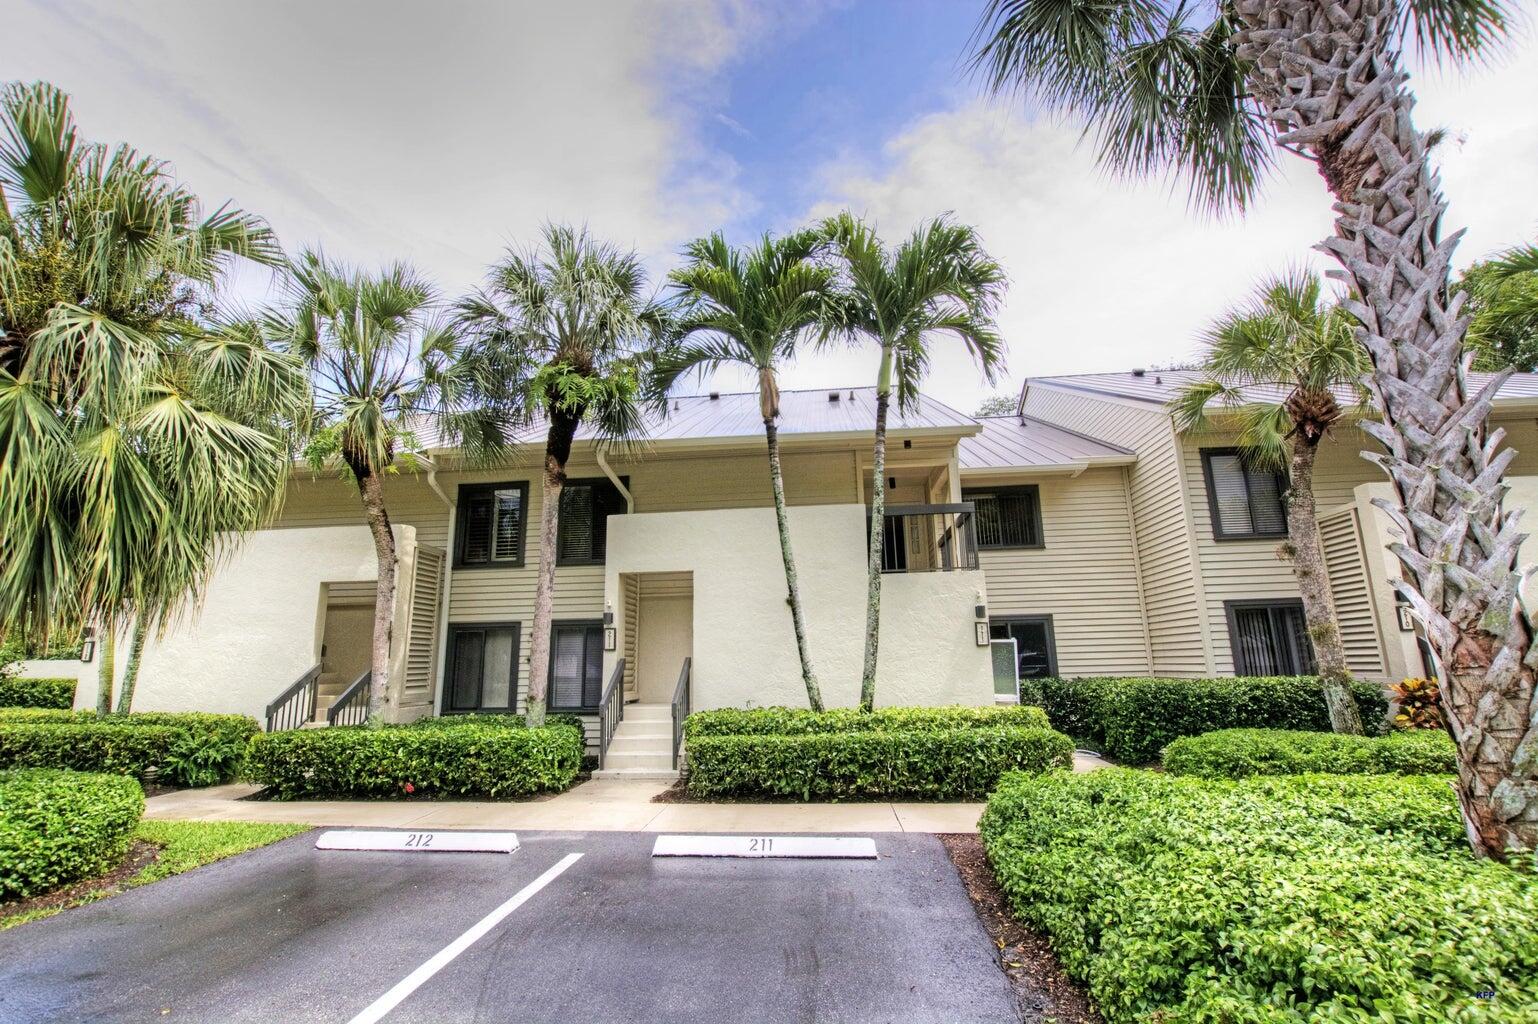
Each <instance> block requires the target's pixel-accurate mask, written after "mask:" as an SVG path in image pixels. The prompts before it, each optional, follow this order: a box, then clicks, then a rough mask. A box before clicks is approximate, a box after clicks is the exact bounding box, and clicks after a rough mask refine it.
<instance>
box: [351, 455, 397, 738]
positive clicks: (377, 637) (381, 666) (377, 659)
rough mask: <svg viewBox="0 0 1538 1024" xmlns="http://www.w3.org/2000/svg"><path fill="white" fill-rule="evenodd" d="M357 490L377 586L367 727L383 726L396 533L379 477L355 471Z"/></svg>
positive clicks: (386, 706)
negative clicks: (371, 542)
mask: <svg viewBox="0 0 1538 1024" xmlns="http://www.w3.org/2000/svg"><path fill="white" fill-rule="evenodd" d="M354 473H355V474H357V477H358V488H359V490H360V491H361V492H362V494H363V513H364V517H365V518H366V519H367V520H368V528H369V533H371V534H373V537H374V555H375V557H376V558H377V560H378V562H379V586H378V589H377V590H376V591H375V593H374V636H373V641H372V644H371V646H370V650H369V671H370V672H371V673H372V675H371V676H370V677H369V684H368V724H369V727H370V728H378V727H379V726H381V725H384V724H385V718H386V716H387V714H388V712H389V703H390V631H391V628H392V626H393V625H394V620H395V534H394V533H393V532H392V531H391V529H390V513H389V511H388V510H387V509H386V508H385V500H384V485H383V484H382V483H381V481H380V479H379V474H378V473H374V472H371V471H369V470H368V469H366V468H364V469H363V470H362V471H361V472H360V471H359V470H358V469H357V468H355V469H354Z"/></svg>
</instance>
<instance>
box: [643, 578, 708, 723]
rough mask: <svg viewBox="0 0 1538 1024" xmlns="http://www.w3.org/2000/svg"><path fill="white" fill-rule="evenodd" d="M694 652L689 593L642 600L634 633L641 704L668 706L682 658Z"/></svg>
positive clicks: (681, 667)
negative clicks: (637, 624)
mask: <svg viewBox="0 0 1538 1024" xmlns="http://www.w3.org/2000/svg"><path fill="white" fill-rule="evenodd" d="M693 652H694V597H693V595H692V594H683V595H668V596H664V595H662V594H657V595H655V596H654V595H649V594H645V593H644V592H643V594H642V597H641V616H640V629H639V630H638V631H637V634H636V661H637V662H638V664H637V665H636V696H637V698H638V699H639V700H640V702H641V703H643V704H667V703H670V702H671V701H672V700H673V691H674V690H675V689H677V687H678V673H679V672H680V671H681V670H682V669H683V665H684V659H685V658H687V657H689V656H690V655H691V654H693Z"/></svg>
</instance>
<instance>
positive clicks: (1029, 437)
mask: <svg viewBox="0 0 1538 1024" xmlns="http://www.w3.org/2000/svg"><path fill="white" fill-rule="evenodd" d="M977 422H978V423H980V424H982V427H983V429H982V431H981V432H980V433H977V434H973V435H972V436H971V437H964V438H962V439H961V443H960V455H961V468H962V470H963V471H966V470H1008V469H1042V468H1048V467H1061V466H1071V467H1075V468H1085V467H1088V466H1091V465H1095V464H1097V463H1100V464H1109V465H1123V464H1125V463H1128V462H1131V461H1132V460H1133V459H1135V458H1136V455H1135V454H1134V453H1133V452H1132V451H1131V450H1129V449H1126V448H1122V447H1120V446H1119V445H1114V444H1110V443H1108V442H1105V441H1100V440H1097V439H1095V438H1093V437H1090V436H1089V435H1088V434H1080V433H1078V432H1077V431H1073V430H1067V429H1065V428H1063V427H1059V426H1057V425H1055V424H1052V423H1048V422H1047V421H1046V420H1039V419H1036V418H1035V417H1032V416H986V417H980V418H979V419H978V421H977Z"/></svg>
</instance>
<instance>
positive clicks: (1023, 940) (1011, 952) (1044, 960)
mask: <svg viewBox="0 0 1538 1024" xmlns="http://www.w3.org/2000/svg"><path fill="white" fill-rule="evenodd" d="M939 840H940V842H941V843H943V844H945V850H946V852H947V853H949V854H950V855H951V863H953V864H955V865H956V870H957V872H958V873H960V875H961V881H962V883H963V884H964V885H966V887H967V894H968V895H969V896H971V897H972V906H973V907H974V908H976V910H977V917H978V920H980V921H982V923H983V927H984V928H985V929H987V931H988V936H989V938H991V939H993V944H994V946H995V947H996V948H997V950H998V955H999V967H1000V969H1002V970H1003V972H1004V976H1005V977H1007V978H1008V979H1009V985H1010V987H1011V988H1012V989H1014V992H1015V1001H1016V1003H1017V1005H1018V1006H1019V1008H1020V1019H1021V1020H1022V1021H1026V1022H1032V1024H1034V1022H1037V1021H1051V1022H1053V1024H1104V1021H1103V1020H1102V1018H1101V1016H1100V1014H1098V1013H1096V1012H1095V1010H1094V1008H1093V1007H1091V1006H1090V1003H1089V997H1088V996H1087V995H1085V993H1084V990H1083V989H1081V988H1080V987H1079V986H1078V985H1076V984H1074V982H1073V981H1071V980H1070V979H1069V978H1068V976H1067V975H1066V974H1064V973H1063V968H1062V966H1061V965H1060V964H1059V963H1058V962H1057V956H1056V955H1055V954H1054V953H1053V952H1052V946H1051V944H1050V943H1048V942H1047V940H1046V939H1045V938H1044V937H1042V936H1040V935H1038V934H1036V933H1035V932H1033V931H1031V930H1030V929H1029V928H1027V927H1026V926H1025V925H1023V924H1021V923H1020V922H1019V921H1017V920H1015V918H1014V916H1013V915H1012V914H1010V912H1009V908H1008V906H1007V905H1006V903H1005V902H1004V893H1003V892H1002V891H1001V890H1000V889H999V883H998V881H997V880H995V878H994V877H993V868H992V867H991V866H989V864H988V854H987V852H986V851H985V850H984V849H983V841H982V838H981V837H979V836H978V835H977V834H976V833H970V832H968V833H949V834H946V835H942V836H939Z"/></svg>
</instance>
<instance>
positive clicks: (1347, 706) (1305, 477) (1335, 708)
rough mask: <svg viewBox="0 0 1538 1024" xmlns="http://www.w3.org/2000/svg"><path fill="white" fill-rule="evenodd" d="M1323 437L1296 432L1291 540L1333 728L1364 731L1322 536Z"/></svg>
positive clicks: (1289, 506) (1289, 516)
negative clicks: (1318, 461)
mask: <svg viewBox="0 0 1538 1024" xmlns="http://www.w3.org/2000/svg"><path fill="white" fill-rule="evenodd" d="M1318 452H1319V448H1318V442H1317V441H1311V440H1310V439H1309V438H1308V437H1306V436H1305V435H1304V432H1303V431H1302V430H1298V431H1295V432H1294V433H1293V435H1292V465H1291V477H1292V479H1291V488H1290V490H1289V491H1288V493H1287V541H1288V545H1289V547H1290V549H1291V555H1292V572H1293V575H1294V576H1296V577H1297V579H1298V593H1299V594H1300V595H1301V596H1302V598H1303V621H1304V623H1305V624H1306V625H1307V627H1308V639H1309V642H1310V643H1311V644H1312V645H1313V648H1314V661H1315V662H1316V663H1317V665H1318V669H1319V681H1320V682H1321V683H1322V684H1323V685H1324V702H1325V706H1326V707H1328V708H1329V711H1330V728H1332V729H1334V730H1335V731H1336V732H1344V733H1352V734H1354V735H1361V732H1362V716H1361V714H1360V712H1358V711H1357V707H1356V700H1355V699H1354V698H1353V697H1352V696H1351V673H1350V671H1349V670H1348V669H1347V668H1346V645H1345V644H1344V642H1342V640H1341V636H1340V625H1339V620H1338V619H1337V618H1336V616H1335V596H1334V595H1333V594H1331V593H1330V576H1329V572H1328V571H1327V570H1326V569H1325V564H1324V542H1323V541H1322V540H1321V539H1320V537H1319V513H1318V508H1317V506H1316V505H1315V503H1314V457H1315V456H1316V455H1317V454H1318Z"/></svg>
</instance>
